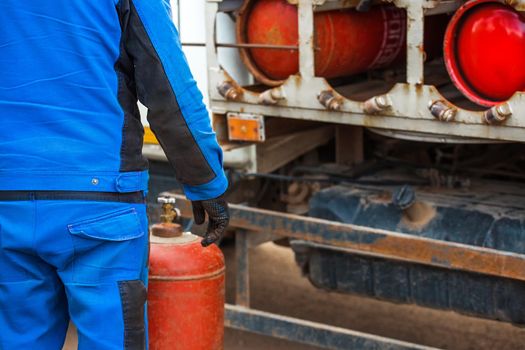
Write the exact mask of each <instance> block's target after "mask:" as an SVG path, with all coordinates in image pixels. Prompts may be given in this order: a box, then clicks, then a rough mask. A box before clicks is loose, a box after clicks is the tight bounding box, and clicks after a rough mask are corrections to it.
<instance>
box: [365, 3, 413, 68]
mask: <svg viewBox="0 0 525 350" xmlns="http://www.w3.org/2000/svg"><path fill="white" fill-rule="evenodd" d="M381 13H382V15H383V23H384V27H385V28H384V29H385V30H384V33H385V35H384V36H383V42H382V44H381V49H380V50H379V52H378V54H377V56H376V58H375V59H374V61H373V62H372V64H371V65H370V66H369V69H372V68H380V67H385V66H388V65H390V64H391V63H392V62H394V61H395V59H396V58H398V56H399V53H400V52H401V50H402V49H403V48H404V47H405V45H404V43H405V41H406V32H407V15H406V12H405V11H404V10H401V9H398V8H396V7H391V6H382V7H381Z"/></svg>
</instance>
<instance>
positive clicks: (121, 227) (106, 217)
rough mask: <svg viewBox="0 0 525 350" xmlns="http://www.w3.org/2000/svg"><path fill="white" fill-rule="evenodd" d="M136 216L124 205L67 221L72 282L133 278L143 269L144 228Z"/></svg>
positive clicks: (133, 210)
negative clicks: (82, 218)
mask: <svg viewBox="0 0 525 350" xmlns="http://www.w3.org/2000/svg"><path fill="white" fill-rule="evenodd" d="M140 219H141V218H140V217H139V213H138V212H137V210H136V209H135V208H134V207H132V206H128V207H126V208H124V209H121V210H117V211H112V212H109V213H103V214H99V215H97V216H95V217H92V218H88V219H84V220H81V221H78V222H75V223H72V224H69V225H68V231H69V232H70V233H71V236H72V239H73V245H74V250H75V252H74V261H73V265H74V278H73V279H74V282H77V283H98V282H104V280H113V281H114V280H115V279H126V280H127V279H135V277H134V275H132V273H133V272H136V271H141V270H142V269H143V267H144V264H145V262H144V259H145V254H144V253H145V249H147V239H146V238H147V235H146V231H147V228H145V227H143V225H142V224H141V220H140ZM119 277H122V278H119ZM136 277H138V276H136Z"/></svg>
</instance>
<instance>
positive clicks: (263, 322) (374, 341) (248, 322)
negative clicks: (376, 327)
mask: <svg viewBox="0 0 525 350" xmlns="http://www.w3.org/2000/svg"><path fill="white" fill-rule="evenodd" d="M225 326H226V327H229V328H234V329H238V330H241V331H247V332H251V333H257V334H262V335H267V336H271V337H273V338H280V339H286V340H289V341H293V342H299V343H302V344H307V345H313V346H318V347H322V348H324V349H334V350H362V349H369V350H409V349H410V350H432V349H435V348H430V347H426V346H421V345H416V344H411V343H407V342H403V341H399V340H395V339H389V338H383V337H379V336H376V335H372V334H366V333H361V332H357V331H351V330H348V329H344V328H339V327H334V326H329V325H326V324H321V323H316V322H310V321H305V320H301V319H297V318H291V317H286V316H281V315H276V314H271V313H268V312H263V311H257V310H253V309H247V308H244V307H241V306H236V305H229V304H226V315H225Z"/></svg>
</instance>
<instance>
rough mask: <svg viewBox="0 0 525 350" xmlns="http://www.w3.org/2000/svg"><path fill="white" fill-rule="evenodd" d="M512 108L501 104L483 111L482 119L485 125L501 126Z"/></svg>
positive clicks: (510, 113)
mask: <svg viewBox="0 0 525 350" xmlns="http://www.w3.org/2000/svg"><path fill="white" fill-rule="evenodd" d="M511 115H512V108H511V107H510V105H509V104H508V103H502V104H500V105H497V106H494V107H492V108H491V109H489V110H487V111H485V113H484V114H483V117H484V119H485V122H486V123H487V124H501V123H503V122H505V121H506V120H507V119H509V118H510V116H511Z"/></svg>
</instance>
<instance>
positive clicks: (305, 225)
mask: <svg viewBox="0 0 525 350" xmlns="http://www.w3.org/2000/svg"><path fill="white" fill-rule="evenodd" d="M175 196H176V197H177V200H178V207H179V208H180V209H181V211H182V215H183V216H184V217H191V215H192V211H191V204H190V202H189V201H187V200H186V199H184V197H183V196H181V195H175ZM231 214H232V220H231V226H232V227H237V228H241V229H244V230H247V231H253V232H268V231H270V232H271V233H273V234H277V235H280V236H284V237H291V238H295V239H299V240H306V241H310V242H315V243H319V244H325V245H329V246H334V247H339V248H345V249H347V250H348V251H353V252H355V253H356V254H361V255H369V256H374V257H380V258H386V259H392V260H399V261H407V262H413V263H419V264H423V265H429V266H435V267H441V268H447V269H452V270H461V271H468V272H473V273H479V274H484V275H490V276H498V277H505V278H510V279H515V280H520V281H525V255H519V254H515V253H509V252H502V251H498V250H493V249H486V248H481V247H475V246H469V245H465V244H459V243H453V242H445V241H438V240H433V239H428V238H422V237H416V236H413V235H409V234H403V233H398V232H393V231H386V230H378V229H373V228H370V227H363V226H356V225H349V224H342V223H337V222H333V221H328V220H321V219H315V218H310V217H303V216H298V215H291V214H286V213H279V212H274V211H269V210H262V209H256V208H249V207H245V206H241V205H231Z"/></svg>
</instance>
